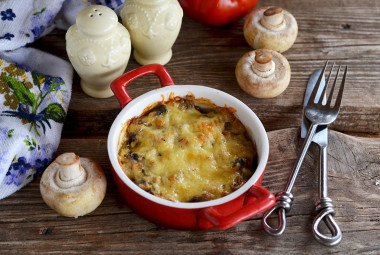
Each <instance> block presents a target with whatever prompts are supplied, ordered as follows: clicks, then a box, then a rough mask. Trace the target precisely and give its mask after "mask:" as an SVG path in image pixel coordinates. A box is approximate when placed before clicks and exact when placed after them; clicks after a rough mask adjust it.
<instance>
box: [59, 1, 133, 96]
mask: <svg viewBox="0 0 380 255" xmlns="http://www.w3.org/2000/svg"><path fill="white" fill-rule="evenodd" d="M66 50H67V54H68V56H69V59H70V61H71V64H72V65H73V67H74V68H75V70H76V71H77V73H78V74H79V76H80V78H81V87H82V89H83V91H84V92H85V93H86V94H88V95H89V96H92V97H96V98H107V97H110V96H113V92H112V91H111V89H110V83H111V82H112V81H113V80H114V79H116V78H117V77H118V76H120V75H121V74H122V73H123V72H124V70H125V68H126V66H127V64H128V61H129V57H130V54H131V40H130V35H129V33H128V30H127V29H126V28H125V27H124V26H123V25H121V24H120V23H119V22H118V17H117V15H116V13H115V12H114V11H113V10H112V9H110V8H108V7H106V6H102V5H91V6H88V7H86V8H85V9H83V10H82V11H80V12H79V13H78V15H77V17H76V24H74V25H73V26H71V27H70V28H69V30H68V31H67V33H66Z"/></svg>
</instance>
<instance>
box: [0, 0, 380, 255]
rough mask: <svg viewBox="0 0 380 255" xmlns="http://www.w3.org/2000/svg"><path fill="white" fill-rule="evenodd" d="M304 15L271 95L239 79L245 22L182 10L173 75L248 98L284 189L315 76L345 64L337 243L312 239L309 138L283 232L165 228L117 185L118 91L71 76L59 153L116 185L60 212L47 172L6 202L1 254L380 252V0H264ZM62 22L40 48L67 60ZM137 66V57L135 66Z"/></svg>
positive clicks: (333, 166) (333, 152) (334, 174)
mask: <svg viewBox="0 0 380 255" xmlns="http://www.w3.org/2000/svg"><path fill="white" fill-rule="evenodd" d="M264 4H265V5H276V6H280V7H283V8H284V9H287V10H289V11H290V12H291V13H293V15H294V16H295V18H296V19H297V21H298V26H299V33H298V38H297V40H296V43H295V44H294V46H293V47H292V48H291V49H290V50H288V51H287V52H285V53H284V55H285V56H286V58H287V59H288V60H289V62H290V65H291V69H292V77H291V83H290V85H289V87H288V88H287V90H286V91H285V92H284V93H283V94H282V95H280V96H279V97H277V98H274V99H255V98H252V97H250V96H249V95H247V94H245V93H244V92H243V91H242V90H241V89H240V87H239V86H238V84H237V82H236V80H235V75H234V69H235V65H236V63H237V61H238V60H239V58H240V57H241V56H242V55H243V54H244V53H246V52H248V51H250V50H252V49H251V48H250V47H249V46H248V44H247V43H246V42H245V40H244V37H243V20H242V21H240V22H239V23H237V24H234V25H230V26H226V27H219V28H215V27H208V26H204V25H202V24H199V23H197V22H195V21H193V20H191V19H189V18H188V17H186V16H185V17H184V18H183V25H182V29H181V32H180V34H179V37H178V39H177V41H176V43H175V45H174V47H173V53H174V54H173V58H172V59H171V61H170V62H169V63H168V64H167V65H166V68H167V70H168V71H169V72H170V74H171V75H172V78H173V80H174V82H175V83H177V84H199V85H205V86H209V87H213V88H217V89H220V90H222V91H225V92H227V93H229V94H231V95H233V96H235V97H237V98H239V99H240V100H242V101H243V102H244V103H246V104H247V105H248V106H249V107H250V108H251V109H252V110H253V111H254V112H255V113H256V114H257V115H258V117H259V118H260V119H261V120H262V122H263V124H264V126H265V128H266V130H267V131H268V136H269V140H270V147H271V151H270V157H269V162H268V166H267V169H266V174H265V176H264V180H263V186H265V187H266V188H268V189H269V190H270V191H272V192H273V193H276V192H278V191H281V190H282V189H283V188H284V186H285V184H286V181H287V179H288V177H289V174H290V172H291V170H292V167H293V165H294V162H295V160H296V155H297V152H298V150H299V148H300V144H301V142H302V141H301V139H300V138H299V127H300V123H301V113H302V107H301V105H302V101H303V95H304V92H305V88H306V84H307V81H308V78H309V75H310V74H311V73H312V72H313V71H314V70H316V69H318V68H321V67H322V66H323V63H324V62H325V60H326V59H331V60H335V61H336V62H337V63H339V64H343V65H348V66H349V75H348V76H349V79H348V82H347V85H346V92H345V97H344V101H343V106H342V109H341V113H340V115H339V117H338V119H337V121H336V122H335V123H334V124H332V125H331V126H330V128H331V129H332V130H335V131H338V132H335V131H331V132H330V134H329V137H330V147H329V159H328V160H329V166H330V171H329V188H330V189H329V191H330V193H329V195H330V197H331V198H332V199H333V200H334V203H335V206H336V212H337V213H336V216H335V219H336V221H337V222H338V224H339V225H340V227H341V229H342V231H343V240H342V242H341V244H340V245H339V246H336V247H333V248H329V247H325V246H323V245H321V244H319V243H318V242H317V241H315V240H314V238H313V236H312V233H311V224H312V221H313V219H314V217H315V214H314V203H315V201H316V199H317V190H318V189H317V188H318V186H317V176H318V174H317V167H316V164H317V156H316V155H317V149H316V148H315V147H312V149H311V150H310V151H309V153H308V155H307V157H306V161H305V163H304V164H303V166H302V168H301V171H300V174H299V176H298V179H297V181H296V183H295V187H294V189H293V194H294V196H295V201H294V204H293V208H292V210H291V211H290V212H289V213H288V214H287V221H288V226H287V228H286V230H285V233H284V234H283V235H282V236H281V237H277V238H276V237H271V236H269V235H267V234H266V233H265V232H264V231H263V229H262V227H261V216H262V215H258V216H255V217H253V218H251V219H249V220H246V221H244V222H242V223H240V224H238V225H237V226H235V227H232V228H230V229H228V230H223V231H221V230H216V229H211V230H207V231H179V230H173V229H166V228H163V227H160V226H157V225H155V224H153V223H151V222H149V221H147V220H145V219H143V218H141V217H140V216H139V215H137V214H135V213H134V212H133V211H132V210H131V209H130V208H129V207H128V205H127V204H126V203H125V202H124V201H123V199H122V198H121V196H120V195H119V193H118V192H117V189H116V187H115V185H114V183H113V179H112V176H111V170H110V164H109V161H108V156H107V149H106V142H107V134H108V131H109V128H110V126H111V124H112V122H113V120H114V119H115V117H116V116H117V114H118V113H119V111H120V109H119V104H118V102H117V101H116V99H115V97H111V98H108V99H94V98H90V97H88V96H87V95H85V94H84V93H83V92H82V91H81V89H80V86H79V77H78V76H77V75H76V74H75V76H74V80H73V92H72V99H71V104H70V108H69V112H68V116H67V119H66V122H65V125H64V129H63V133H62V140H61V144H60V146H59V149H58V152H57V153H58V154H60V153H63V152H68V151H73V152H76V153H77V154H79V155H80V156H82V157H91V158H93V159H95V160H96V161H97V162H98V163H100V165H101V166H102V167H103V169H104V171H105V173H106V176H107V180H108V189H107V194H106V197H105V199H104V201H103V203H102V204H101V205H100V206H99V207H98V208H97V209H96V210H95V211H94V212H92V213H90V214H89V215H87V216H84V217H80V218H78V219H72V218H65V217H62V216H59V215H58V214H57V213H55V212H54V211H53V210H51V209H50V208H49V207H48V206H47V205H46V204H45V203H44V202H43V200H42V199H41V196H40V193H39V179H38V180H35V181H33V182H32V183H31V184H29V185H28V186H26V187H25V188H23V189H22V190H21V191H19V192H17V193H15V194H13V195H12V196H10V197H8V198H5V199H3V200H1V201H0V253H1V254H9V253H20V254H27V253H34V254H43V253H58V254H62V253H81V254H87V253H89V252H91V253H111V254H115V253H121V254H126V253H129V254H148V253H149V254H180V253H184V254H204V253H205V254H251V253H252V254H253V253H265V254H272V253H280V254H298V253H307V254H314V253H315V254H321V253H340V254H354V253H367V254H378V253H379V251H380V243H379V240H380V211H379V207H380V138H379V137H380V90H379V89H378V88H379V85H378V84H379V80H380V60H379V55H380V18H379V17H380V1H374V0H360V1H358V0H314V1H304V0H292V1H279V0H266V1H260V3H259V5H258V6H263V5H264ZM64 35H65V31H60V30H54V31H53V32H52V33H51V34H49V35H48V36H46V37H44V38H42V39H40V40H38V41H37V42H35V43H34V44H33V45H31V46H33V47H36V48H39V49H42V50H44V51H48V52H50V53H52V54H54V55H57V56H59V57H62V58H63V59H66V60H67V59H68V58H67V55H66V51H65V41H64ZM138 66H139V65H138V64H137V63H136V61H135V60H134V59H133V56H131V60H130V62H129V65H128V66H127V71H129V70H132V69H134V68H136V67H138ZM157 86H158V80H157V79H156V77H155V76H152V75H149V76H145V77H142V78H140V79H138V80H136V81H135V82H134V83H133V85H131V88H130V93H131V95H132V96H133V97H136V96H138V95H141V94H143V93H145V92H147V91H150V90H151V89H154V88H156V87H157Z"/></svg>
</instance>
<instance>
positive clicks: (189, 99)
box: [118, 95, 256, 202]
mask: <svg viewBox="0 0 380 255" xmlns="http://www.w3.org/2000/svg"><path fill="white" fill-rule="evenodd" d="M206 101H207V100H205V99H199V100H198V99H194V97H193V96H191V95H188V96H186V97H185V98H180V97H176V98H172V99H171V100H169V101H167V102H164V103H162V104H159V105H157V106H155V107H154V108H153V109H150V110H148V112H147V113H145V114H143V115H142V116H140V117H138V118H134V119H132V120H131V121H130V122H129V124H128V125H127V126H126V127H125V128H124V130H123V132H122V137H121V141H120V143H119V155H118V159H119V162H120V164H121V166H122V169H123V171H124V172H125V173H126V175H127V176H128V177H129V178H130V179H131V180H132V181H133V182H135V183H136V184H137V185H138V186H139V187H141V188H142V189H144V190H146V191H147V192H150V193H152V194H154V195H156V196H158V197H162V198H165V199H168V200H171V201H178V202H199V201H206V200H212V199H216V198H219V197H222V196H225V195H227V194H229V193H231V192H232V191H234V190H236V189H238V188H239V187H240V186H242V185H243V184H244V183H245V182H246V181H247V180H248V179H249V178H250V177H251V175H252V174H253V171H254V170H255V168H256V163H255V162H256V147H255V145H254V144H253V143H252V141H251V140H250V138H249V137H248V135H247V132H246V129H245V127H244V126H243V124H242V123H241V122H240V121H239V120H238V119H237V118H236V117H235V116H234V114H233V113H232V110H231V109H229V108H227V107H217V106H215V105H213V104H212V103H211V102H209V101H208V102H206ZM205 103H206V105H205Z"/></svg>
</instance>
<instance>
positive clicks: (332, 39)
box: [34, 0, 380, 137]
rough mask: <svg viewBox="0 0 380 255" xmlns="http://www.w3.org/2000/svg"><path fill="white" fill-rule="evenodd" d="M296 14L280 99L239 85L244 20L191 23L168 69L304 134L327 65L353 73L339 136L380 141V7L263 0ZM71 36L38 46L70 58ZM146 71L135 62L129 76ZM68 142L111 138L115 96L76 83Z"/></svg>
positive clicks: (139, 86) (145, 82) (269, 122)
mask: <svg viewBox="0 0 380 255" xmlns="http://www.w3.org/2000/svg"><path fill="white" fill-rule="evenodd" d="M263 5H278V6H282V7H283V8H285V9H287V10H289V11H291V12H292V13H293V14H294V16H295V17H296V19H297V21H298V25H299V34H298V37H297V40H296V43H295V45H294V46H293V47H292V48H291V49H290V50H288V51H287V52H285V53H284V55H285V56H286V57H287V58H288V60H289V62H290V65H291V69H292V78H291V83H290V85H289V87H288V89H287V90H286V91H285V92H284V93H283V94H282V95H280V96H279V97H277V98H274V99H255V98H252V97H250V96H249V95H247V94H245V93H244V92H243V91H242V90H241V89H240V87H239V86H238V84H237V82H236V80H235V75H234V69H235V65H236V63H237V61H238V60H239V58H240V57H241V56H242V55H243V54H244V53H246V52H248V51H250V50H251V48H250V47H249V46H248V44H247V43H246V42H245V40H244V37H243V20H241V21H240V22H239V23H237V24H234V25H230V26H225V27H218V28H215V27H208V26H204V25H202V24H199V23H197V22H195V21H192V20H191V19H189V18H188V17H186V16H185V17H184V19H183V26H182V29H181V32H180V34H179V37H178V39H177V41H176V43H175V44H174V47H173V58H172V60H171V61H170V62H169V63H168V64H167V65H166V68H167V69H168V71H169V72H170V74H171V75H172V77H173V80H174V81H175V82H176V83H177V84H198V85H205V86H209V87H214V88H217V89H220V90H222V91H225V92H227V93H230V94H231V95H233V96H235V97H237V98H239V99H240V100H242V101H243V102H244V103H246V104H247V105H248V106H249V107H250V108H251V109H252V110H254V111H255V112H256V113H257V115H258V116H259V117H260V118H261V119H262V121H263V123H264V126H265V128H266V129H267V130H269V131H272V130H278V129H282V128H289V127H298V126H299V123H300V120H301V104H302V97H303V94H304V91H305V87H306V84H307V80H308V78H309V75H310V74H311V73H312V72H313V71H314V70H316V69H318V68H321V67H322V66H323V63H324V61H325V60H326V59H331V60H336V61H337V63H338V64H343V65H348V66H349V75H348V77H349V78H348V81H347V85H346V91H345V97H344V101H343V107H342V111H341V114H340V116H339V118H338V120H337V122H336V123H334V125H333V126H332V128H333V129H336V130H339V131H342V132H351V133H372V134H380V90H379V89H377V87H378V81H379V80H380V72H378V71H376V70H380V60H379V59H378V56H379V55H380V26H379V25H378V24H379V23H380V18H379V17H380V8H378V7H377V6H379V2H378V1H343V0H341V1H327V0H323V1H312V2H311V1H302V0H296V1H278V0H277V1H276V0H271V1H261V2H260V3H259V6H263ZM64 33H65V32H64V31H59V30H55V31H54V32H53V33H52V34H51V35H49V36H46V37H44V38H42V39H41V40H39V41H38V42H36V43H35V44H34V45H35V46H36V47H38V48H40V49H42V50H47V51H49V52H51V53H53V54H55V55H58V56H61V57H63V58H64V59H67V55H66V52H65V42H64ZM136 67H139V65H138V64H137V63H136V61H135V60H134V58H133V55H132V56H131V60H130V62H129V65H128V66H127V69H126V71H129V70H132V69H134V68H136ZM73 86H74V89H73V95H72V100H71V104H70V111H69V115H68V118H67V120H66V123H65V127H64V130H63V136H64V137H70V136H87V135H89V134H91V135H106V134H107V133H108V130H109V127H110V126H111V124H112V121H113V119H114V118H115V116H116V115H117V113H118V112H119V105H118V103H117V101H116V99H115V97H112V98H109V99H94V98H90V97H88V96H87V95H85V94H84V93H83V92H82V91H81V89H80V86H79V78H78V76H77V75H75V77H74V84H73ZM158 86H159V84H158V80H157V79H156V78H155V76H153V75H149V76H148V77H142V78H139V79H137V80H136V81H134V82H133V85H132V86H130V88H129V91H130V93H131V94H132V96H133V97H136V96H138V95H141V94H143V93H145V92H147V91H150V90H152V89H154V88H157V87H158Z"/></svg>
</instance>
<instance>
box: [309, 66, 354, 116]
mask: <svg viewBox="0 0 380 255" xmlns="http://www.w3.org/2000/svg"><path fill="white" fill-rule="evenodd" d="M328 63H329V60H327V61H326V63H325V66H324V67H323V69H322V72H321V74H320V75H319V77H318V81H317V83H316V85H315V87H314V89H313V92H312V93H311V95H310V99H309V102H308V103H312V102H311V101H310V100H313V102H314V103H316V104H322V100H323V98H324V97H323V96H322V95H325V93H326V90H327V86H328V84H329V80H330V77H331V74H332V72H333V69H334V67H335V62H333V64H332V66H331V69H330V72H329V75H328V77H327V80H326V82H325V85H324V88H323V91H322V93H321V96H320V97H319V99H318V100H317V102H315V99H316V97H317V93H318V90H319V87H320V86H321V81H322V78H323V76H324V75H325V71H326V68H327V65H328ZM340 69H341V66H340V65H339V67H338V71H337V73H336V76H335V79H334V83H333V86H332V88H331V91H330V94H329V97H328V100H327V102H326V105H327V106H331V101H332V98H333V94H334V89H335V85H336V83H337V80H338V77H339V73H340ZM347 70H348V67H347V66H346V68H345V70H344V74H343V78H342V82H341V86H340V88H339V92H338V95H337V97H336V100H335V104H334V107H333V108H334V109H339V107H340V105H341V103H342V98H343V91H344V85H345V83H346V77H347Z"/></svg>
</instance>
